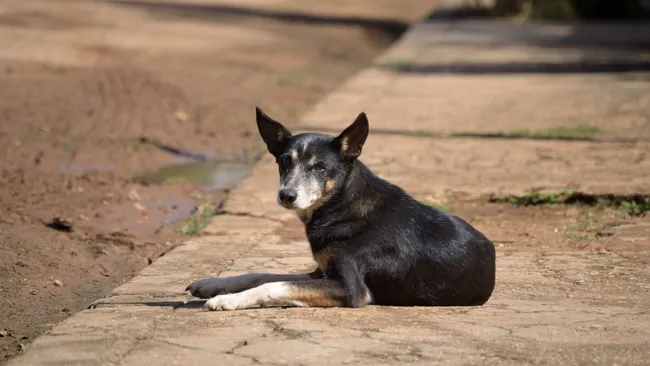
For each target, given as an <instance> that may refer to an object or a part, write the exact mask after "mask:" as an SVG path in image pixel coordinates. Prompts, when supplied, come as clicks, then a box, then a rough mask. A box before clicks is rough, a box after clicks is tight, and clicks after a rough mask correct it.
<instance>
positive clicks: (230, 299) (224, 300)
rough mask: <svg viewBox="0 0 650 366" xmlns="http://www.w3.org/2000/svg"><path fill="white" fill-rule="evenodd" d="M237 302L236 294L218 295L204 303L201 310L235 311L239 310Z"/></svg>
mask: <svg viewBox="0 0 650 366" xmlns="http://www.w3.org/2000/svg"><path fill="white" fill-rule="evenodd" d="M239 305H240V304H239V301H238V298H237V295H236V294H230V295H219V296H215V297H213V298H211V299H210V300H208V301H206V302H205V305H203V308H205V309H208V310H213V311H217V310H236V309H238V308H239Z"/></svg>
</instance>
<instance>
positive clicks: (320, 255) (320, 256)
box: [314, 249, 332, 273]
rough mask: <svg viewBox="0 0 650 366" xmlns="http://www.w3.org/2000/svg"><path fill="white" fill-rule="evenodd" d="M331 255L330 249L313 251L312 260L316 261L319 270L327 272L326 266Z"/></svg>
mask: <svg viewBox="0 0 650 366" xmlns="http://www.w3.org/2000/svg"><path fill="white" fill-rule="evenodd" d="M331 255H332V253H331V251H329V250H327V249H324V250H321V251H320V252H316V253H314V260H315V261H316V263H318V268H320V270H321V272H323V273H326V272H327V267H328V265H329V262H330V257H331Z"/></svg>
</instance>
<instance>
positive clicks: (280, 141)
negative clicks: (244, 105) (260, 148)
mask: <svg viewBox="0 0 650 366" xmlns="http://www.w3.org/2000/svg"><path fill="white" fill-rule="evenodd" d="M255 113H256V116H257V129H258V130H259V131H260V135H261V136H262V140H264V142H265V143H266V147H267V148H268V150H269V152H270V153H271V154H273V156H276V157H277V156H278V155H280V154H281V153H282V151H284V149H285V147H286V146H287V140H288V139H289V138H290V137H291V132H289V130H287V129H286V128H285V127H284V126H283V125H282V124H281V123H280V122H278V121H275V120H273V119H272V118H271V117H269V116H267V115H266V114H265V113H264V112H263V111H262V109H261V108H260V107H255Z"/></svg>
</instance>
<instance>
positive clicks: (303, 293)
mask: <svg viewBox="0 0 650 366" xmlns="http://www.w3.org/2000/svg"><path fill="white" fill-rule="evenodd" d="M346 262H347V263H346V264H347V265H345V266H341V264H342V262H341V261H339V263H335V264H334V265H333V266H332V271H328V276H330V277H329V278H322V279H315V280H306V281H294V282H285V281H283V282H272V283H266V284H263V285H261V286H259V287H255V288H252V289H250V290H246V291H243V292H239V293H236V294H227V295H217V296H215V297H213V298H211V299H210V300H208V301H207V302H206V303H205V307H206V308H207V309H210V310H235V309H247V308H251V307H256V306H261V307H265V306H301V307H339V306H346V307H361V306H365V305H367V304H370V303H371V302H372V296H371V294H370V291H368V288H367V287H366V285H365V284H364V283H363V280H362V277H361V276H360V275H359V273H358V272H357V270H356V266H354V263H351V262H350V261H346ZM341 269H343V270H341Z"/></svg>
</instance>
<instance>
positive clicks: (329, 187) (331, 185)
mask: <svg viewBox="0 0 650 366" xmlns="http://www.w3.org/2000/svg"><path fill="white" fill-rule="evenodd" d="M332 188H334V180H333V179H328V180H327V182H325V189H323V196H324V195H325V194H327V193H329V191H331V190H332Z"/></svg>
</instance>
